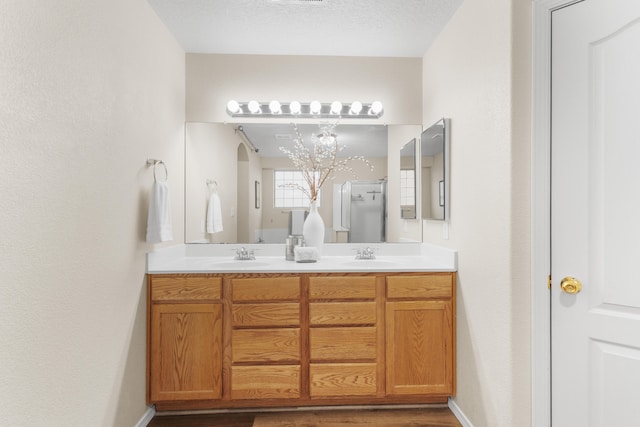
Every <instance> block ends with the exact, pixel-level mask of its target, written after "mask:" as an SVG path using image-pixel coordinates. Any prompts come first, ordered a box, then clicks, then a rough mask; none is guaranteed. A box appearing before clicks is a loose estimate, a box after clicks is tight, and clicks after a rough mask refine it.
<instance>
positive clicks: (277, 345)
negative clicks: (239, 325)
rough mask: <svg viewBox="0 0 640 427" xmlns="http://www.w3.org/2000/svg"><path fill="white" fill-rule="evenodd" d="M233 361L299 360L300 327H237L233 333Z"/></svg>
mask: <svg viewBox="0 0 640 427" xmlns="http://www.w3.org/2000/svg"><path fill="white" fill-rule="evenodd" d="M231 348H232V353H233V362H234V363H237V362H298V361H300V329H297V328H296V329H237V330H234V331H233V333H232V338H231Z"/></svg>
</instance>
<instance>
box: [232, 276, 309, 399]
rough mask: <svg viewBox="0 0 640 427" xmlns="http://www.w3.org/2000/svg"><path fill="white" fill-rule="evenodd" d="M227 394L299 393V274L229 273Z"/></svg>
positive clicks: (252, 396)
mask: <svg viewBox="0 0 640 427" xmlns="http://www.w3.org/2000/svg"><path fill="white" fill-rule="evenodd" d="M229 282H230V291H231V326H232V330H231V355H232V356H231V361H232V365H231V381H230V383H231V384H230V386H231V399H273V398H280V399H291V398H299V397H300V390H301V383H300V381H301V376H300V360H301V357H300V355H301V348H300V278H299V277H249V278H247V277H242V278H231V279H229Z"/></svg>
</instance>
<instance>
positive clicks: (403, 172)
mask: <svg viewBox="0 0 640 427" xmlns="http://www.w3.org/2000/svg"><path fill="white" fill-rule="evenodd" d="M400 218H402V219H415V218H416V139H415V138H414V139H412V140H411V141H409V142H407V143H406V144H405V145H404V146H403V147H402V148H401V149H400Z"/></svg>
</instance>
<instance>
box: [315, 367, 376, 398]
mask: <svg viewBox="0 0 640 427" xmlns="http://www.w3.org/2000/svg"><path fill="white" fill-rule="evenodd" d="M376 369H377V368H376V364H375V363H340V364H313V363H312V364H311V366H310V367H309V377H310V378H309V379H310V383H311V384H310V395H311V397H329V396H375V395H376V389H377V381H376Z"/></svg>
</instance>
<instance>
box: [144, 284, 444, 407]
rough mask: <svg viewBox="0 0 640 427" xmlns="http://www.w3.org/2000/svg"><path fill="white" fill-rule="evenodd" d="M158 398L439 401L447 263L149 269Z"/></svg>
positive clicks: (184, 403) (237, 402)
mask: <svg viewBox="0 0 640 427" xmlns="http://www.w3.org/2000/svg"><path fill="white" fill-rule="evenodd" d="M148 307H149V310H148V334H147V335H148V346H147V349H148V350H147V361H148V363H147V371H148V372H147V402H148V403H154V404H156V407H157V409H158V410H180V409H213V408H239V407H258V406H260V407H266V406H272V407H274V406H310V405H340V404H394V403H398V404H402V403H436V402H446V400H447V397H448V396H451V395H453V394H454V393H455V273H451V272H448V273H319V274H311V273H305V274H289V273H270V274H262V273H257V274H240V273H238V274H235V273H234V274H186V275H180V274H171V275H165V274H163V275H149V277H148Z"/></svg>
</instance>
